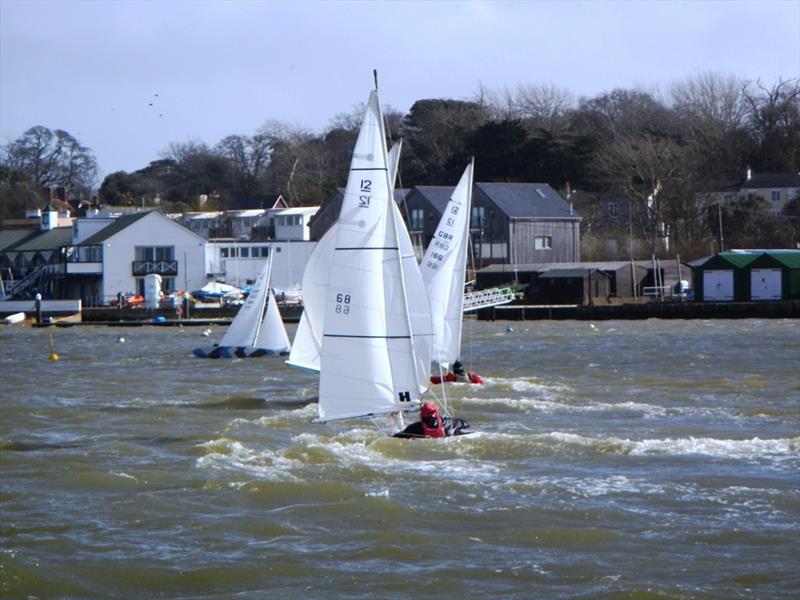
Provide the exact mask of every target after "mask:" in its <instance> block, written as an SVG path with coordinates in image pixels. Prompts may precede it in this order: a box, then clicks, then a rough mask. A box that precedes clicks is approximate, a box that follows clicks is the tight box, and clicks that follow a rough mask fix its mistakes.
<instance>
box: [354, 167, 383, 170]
mask: <svg viewBox="0 0 800 600" xmlns="http://www.w3.org/2000/svg"><path fill="white" fill-rule="evenodd" d="M350 170H351V171H388V170H389V169H387V168H386V167H358V168H354V169H350Z"/></svg>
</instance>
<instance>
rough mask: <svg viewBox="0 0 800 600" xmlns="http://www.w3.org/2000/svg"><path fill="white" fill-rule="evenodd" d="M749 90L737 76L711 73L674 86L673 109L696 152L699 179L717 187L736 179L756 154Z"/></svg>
mask: <svg viewBox="0 0 800 600" xmlns="http://www.w3.org/2000/svg"><path fill="white" fill-rule="evenodd" d="M745 88H746V83H745V82H743V81H741V80H740V79H737V78H736V77H733V76H728V77H726V76H723V75H719V74H717V73H713V72H710V71H706V72H703V73H700V74H698V75H696V76H694V77H690V78H686V79H684V80H682V81H679V82H676V83H674V84H673V85H672V87H671V89H670V95H671V97H672V101H673V108H674V110H675V112H676V117H677V119H678V121H679V123H680V125H681V129H682V132H683V135H685V137H686V139H687V142H688V143H689V144H690V146H691V150H692V151H693V154H694V163H695V167H696V171H697V176H698V178H701V179H705V180H706V181H708V182H713V183H714V184H719V183H720V182H723V181H726V180H731V179H735V178H736V177H737V176H740V175H741V173H742V169H743V167H744V165H745V163H746V161H747V158H746V157H747V156H748V155H751V154H752V153H753V151H754V149H755V148H754V146H755V142H754V140H753V138H752V136H751V135H750V134H749V132H748V131H747V124H748V106H747V103H746V102H745V93H744V91H745Z"/></svg>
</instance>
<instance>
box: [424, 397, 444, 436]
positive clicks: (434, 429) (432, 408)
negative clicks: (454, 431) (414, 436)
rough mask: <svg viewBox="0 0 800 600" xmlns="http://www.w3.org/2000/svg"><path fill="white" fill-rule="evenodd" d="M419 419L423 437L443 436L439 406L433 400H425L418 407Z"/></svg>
mask: <svg viewBox="0 0 800 600" xmlns="http://www.w3.org/2000/svg"><path fill="white" fill-rule="evenodd" d="M419 420H420V421H421V422H422V430H423V431H424V432H425V437H444V425H443V424H442V417H441V416H440V415H439V408H438V407H437V406H436V405H435V404H434V403H433V402H426V403H425V404H423V405H422V407H421V408H420V409H419Z"/></svg>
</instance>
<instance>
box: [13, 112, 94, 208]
mask: <svg viewBox="0 0 800 600" xmlns="http://www.w3.org/2000/svg"><path fill="white" fill-rule="evenodd" d="M4 155H5V160H4V161H3V162H5V164H7V165H8V167H10V168H11V169H14V170H17V171H20V172H22V173H25V174H26V175H27V176H28V177H29V179H30V181H31V183H32V184H33V185H34V186H36V187H37V188H39V189H41V188H45V187H50V186H61V187H64V188H66V189H67V191H68V192H70V193H72V194H78V195H83V196H88V195H90V194H91V192H92V190H93V189H94V187H95V185H96V183H97V161H96V159H95V157H94V154H93V153H92V151H91V150H90V149H89V148H87V147H86V146H83V145H81V144H80V142H78V140H77V139H75V138H74V137H73V136H72V135H71V134H69V133H68V132H66V131H64V130H62V129H56V130H54V131H51V130H50V129H48V128H47V127H42V126H41V125H37V126H35V127H31V128H30V129H28V130H27V131H26V132H25V133H24V134H23V135H22V136H21V137H19V138H18V139H16V140H14V141H13V142H10V143H9V144H7V145H6V147H5V148H4Z"/></svg>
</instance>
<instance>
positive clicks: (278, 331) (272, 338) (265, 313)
mask: <svg viewBox="0 0 800 600" xmlns="http://www.w3.org/2000/svg"><path fill="white" fill-rule="evenodd" d="M271 272H272V256H271V255H270V257H269V258H268V259H267V261H266V262H265V263H264V267H263V268H262V269H261V272H260V273H259V274H258V277H257V278H256V281H255V283H254V284H253V287H252V289H251V291H250V295H249V296H248V297H247V300H245V302H244V304H243V305H242V307H241V308H240V309H239V312H237V313H236V316H235V317H234V319H233V321H232V322H231V324H230V326H229V327H228V330H227V331H226V332H225V335H224V336H223V337H222V340H221V341H220V343H219V345H218V346H215V347H214V348H211V349H204V348H196V349H195V350H194V355H195V356H198V357H201V358H233V357H234V356H238V357H240V358H245V357H258V356H265V355H270V354H288V353H289V349H290V344H289V337H288V336H287V335H286V327H284V325H283V319H282V318H281V314H280V311H279V309H278V303H277V302H276V301H275V296H274V295H273V293H272V290H271V289H270V287H269V283H270V275H271Z"/></svg>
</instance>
